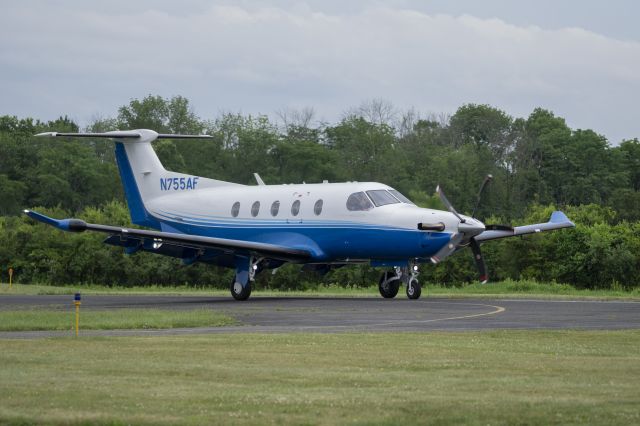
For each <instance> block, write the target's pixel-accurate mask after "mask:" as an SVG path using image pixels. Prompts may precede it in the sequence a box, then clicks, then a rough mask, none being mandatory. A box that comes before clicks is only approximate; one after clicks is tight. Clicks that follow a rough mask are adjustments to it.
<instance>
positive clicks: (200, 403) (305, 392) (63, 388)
mask: <svg viewBox="0 0 640 426" xmlns="http://www.w3.org/2000/svg"><path fill="white" fill-rule="evenodd" d="M1 347H2V350H0V365H1V366H2V367H1V368H0V395H1V397H0V423H2V424H6V423H8V424H11V423H15V424H29V423H39V424H40V423H42V424H80V423H82V424H84V423H92V424H292V423H293V424H348V423H349V424H381V425H383V424H389V425H391V424H393V425H395V424H426V423H428V424H460V423H465V424H478V425H480V424H483V425H484V424H533V425H536V424H540V425H546V424H561V425H567V424H620V425H628V424H638V423H639V422H640V386H638V383H639V381H640V351H638V348H639V347H640V331H619V332H596V331H545V332H525V331H499V332H483V333H420V334H410V333H399V334H391V333H377V334H276V335H253V334H242V335H237V334H225V335H206V336H180V337H178V336H173V337H135V338H134V337H126V338H104V337H103V338H80V339H74V338H58V339H47V340H3V341H2V342H1Z"/></svg>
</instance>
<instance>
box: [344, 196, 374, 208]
mask: <svg viewBox="0 0 640 426" xmlns="http://www.w3.org/2000/svg"><path fill="white" fill-rule="evenodd" d="M372 208H373V204H371V201H369V198H368V197H367V196H366V194H365V193H364V192H354V193H353V194H351V195H349V198H347V210H349V211H352V212H353V211H363V210H371V209H372Z"/></svg>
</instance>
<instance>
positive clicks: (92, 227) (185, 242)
mask: <svg viewBox="0 0 640 426" xmlns="http://www.w3.org/2000/svg"><path fill="white" fill-rule="evenodd" d="M36 136H48V137H85V138H87V137H88V138H110V139H113V140H114V141H115V155H116V161H117V164H118V168H119V171H120V177H121V179H122V184H123V186H124V192H125V196H126V200H127V204H128V206H129V211H130V213H131V221H132V222H133V223H134V224H136V225H140V226H142V227H146V228H152V229H153V230H142V229H134V228H122V227H117V226H107V225H100V224H92V223H86V222H85V221H83V220H80V219H62V220H57V219H53V218H50V217H47V216H44V215H42V214H40V213H37V212H35V211H31V210H25V211H24V212H25V213H26V214H27V215H28V216H30V217H31V218H33V219H35V220H38V221H40V222H44V223H46V224H48V225H52V226H54V227H56V228H58V229H61V230H64V231H71V232H83V231H97V232H102V233H106V234H109V237H107V239H106V240H105V243H107V244H112V245H116V246H122V247H124V248H125V250H126V252H127V253H129V254H132V253H135V252H137V251H140V250H142V251H147V252H151V253H157V254H162V255H166V256H172V257H176V258H180V259H182V261H183V262H184V263H185V264H191V263H193V262H205V263H211V264H216V265H220V266H224V267H230V268H234V269H235V277H234V279H233V280H232V282H231V285H230V290H231V294H232V296H233V297H234V298H235V299H237V300H246V299H248V298H249V296H250V294H251V282H252V281H253V279H254V277H255V275H256V274H257V273H259V272H260V271H263V270H265V269H275V268H278V267H280V266H282V265H283V264H285V263H288V262H289V263H297V264H304V265H305V268H306V269H310V270H315V271H318V272H321V273H323V272H327V271H329V270H330V269H332V268H335V267H339V266H343V265H346V264H351V263H365V262H366V263H369V264H371V265H372V266H375V267H385V268H387V270H386V272H384V273H383V274H382V277H381V278H380V282H379V289H380V294H381V295H382V296H383V297H385V298H393V297H395V296H396V295H397V294H398V290H399V288H400V285H401V284H404V285H405V286H406V293H407V296H408V297H409V298H410V299H417V298H419V297H420V293H421V287H420V284H419V282H418V271H419V265H420V264H424V263H438V262H440V261H442V260H444V259H445V258H446V257H448V256H449V255H451V254H453V253H454V252H456V251H458V250H460V249H462V248H464V247H467V246H468V247H470V248H471V249H472V251H473V255H474V259H475V261H476V264H477V266H478V269H479V272H480V280H481V281H482V282H486V281H487V268H486V265H485V262H484V259H483V257H482V253H481V251H480V243H483V242H486V241H490V240H495V239H499V238H505V237H513V236H518V235H524V234H530V233H536V232H541V231H550V230H555V229H561V228H568V227H573V226H574V224H573V223H572V222H571V221H570V220H569V219H568V218H567V217H566V216H565V215H564V213H562V212H559V211H556V212H554V213H553V214H552V215H551V219H550V220H549V221H548V222H546V223H539V224H534V225H527V226H519V227H515V228H512V227H510V226H505V225H485V224H483V223H482V222H480V221H479V220H477V219H474V218H473V217H469V216H465V215H461V214H459V213H458V212H456V210H455V209H454V208H453V206H452V205H451V204H450V203H449V201H448V200H447V198H446V197H445V195H444V193H443V192H442V190H441V189H440V188H439V187H438V188H437V189H436V191H437V192H438V194H439V195H440V198H441V200H442V202H443V203H444V205H445V206H447V208H448V211H442V210H434V209H428V208H421V207H418V206H416V205H415V204H414V203H412V202H411V201H410V200H409V199H408V198H407V197H405V196H404V195H402V194H401V193H400V192H398V191H396V190H395V189H393V188H391V187H389V186H387V185H385V184H382V183H377V182H345V183H328V182H326V181H325V182H323V183H319V184H304V183H303V184H289V185H287V184H285V185H265V183H264V182H263V181H262V179H261V178H260V177H259V176H258V175H257V174H256V175H255V176H256V180H257V182H258V185H241V184H237V183H231V182H224V181H220V180H214V179H208V178H204V177H200V176H191V175H186V174H181V173H176V172H171V171H168V170H165V168H164V167H163V166H162V164H161V163H160V160H159V159H158V157H157V155H156V153H155V151H154V150H153V147H152V146H151V142H153V141H154V140H156V139H165V138H166V139H184V138H210V136H206V135H197V136H192V135H167V134H158V133H156V132H155V131H152V130H147V129H140V130H130V131H113V132H106V133H58V132H47V133H40V134H38V135H36ZM489 179H490V176H487V178H486V179H485V181H484V182H483V184H482V186H481V188H480V193H481V192H482V189H483V188H484V186H485V185H486V183H487V182H488V180H489ZM479 197H480V194H478V199H479ZM472 216H473V214H472Z"/></svg>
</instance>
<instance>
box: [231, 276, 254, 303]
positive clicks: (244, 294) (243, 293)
mask: <svg viewBox="0 0 640 426" xmlns="http://www.w3.org/2000/svg"><path fill="white" fill-rule="evenodd" d="M231 295H232V296H233V298H234V299H236V300H247V299H248V298H249V296H251V283H250V282H248V283H247V285H245V286H244V287H243V286H242V284H241V283H239V282H237V281H236V280H235V279H234V280H233V281H231Z"/></svg>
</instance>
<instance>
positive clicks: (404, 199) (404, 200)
mask: <svg viewBox="0 0 640 426" xmlns="http://www.w3.org/2000/svg"><path fill="white" fill-rule="evenodd" d="M389 192H390V193H391V195H393V196H394V197H396V198H397V199H398V200H400V202H401V203H407V204H413V201H411V200H410V199H408V198H407V197H405V196H404V195H402V194H401V193H400V191H396V190H395V189H390V190H389ZM413 205H415V204H413Z"/></svg>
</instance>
